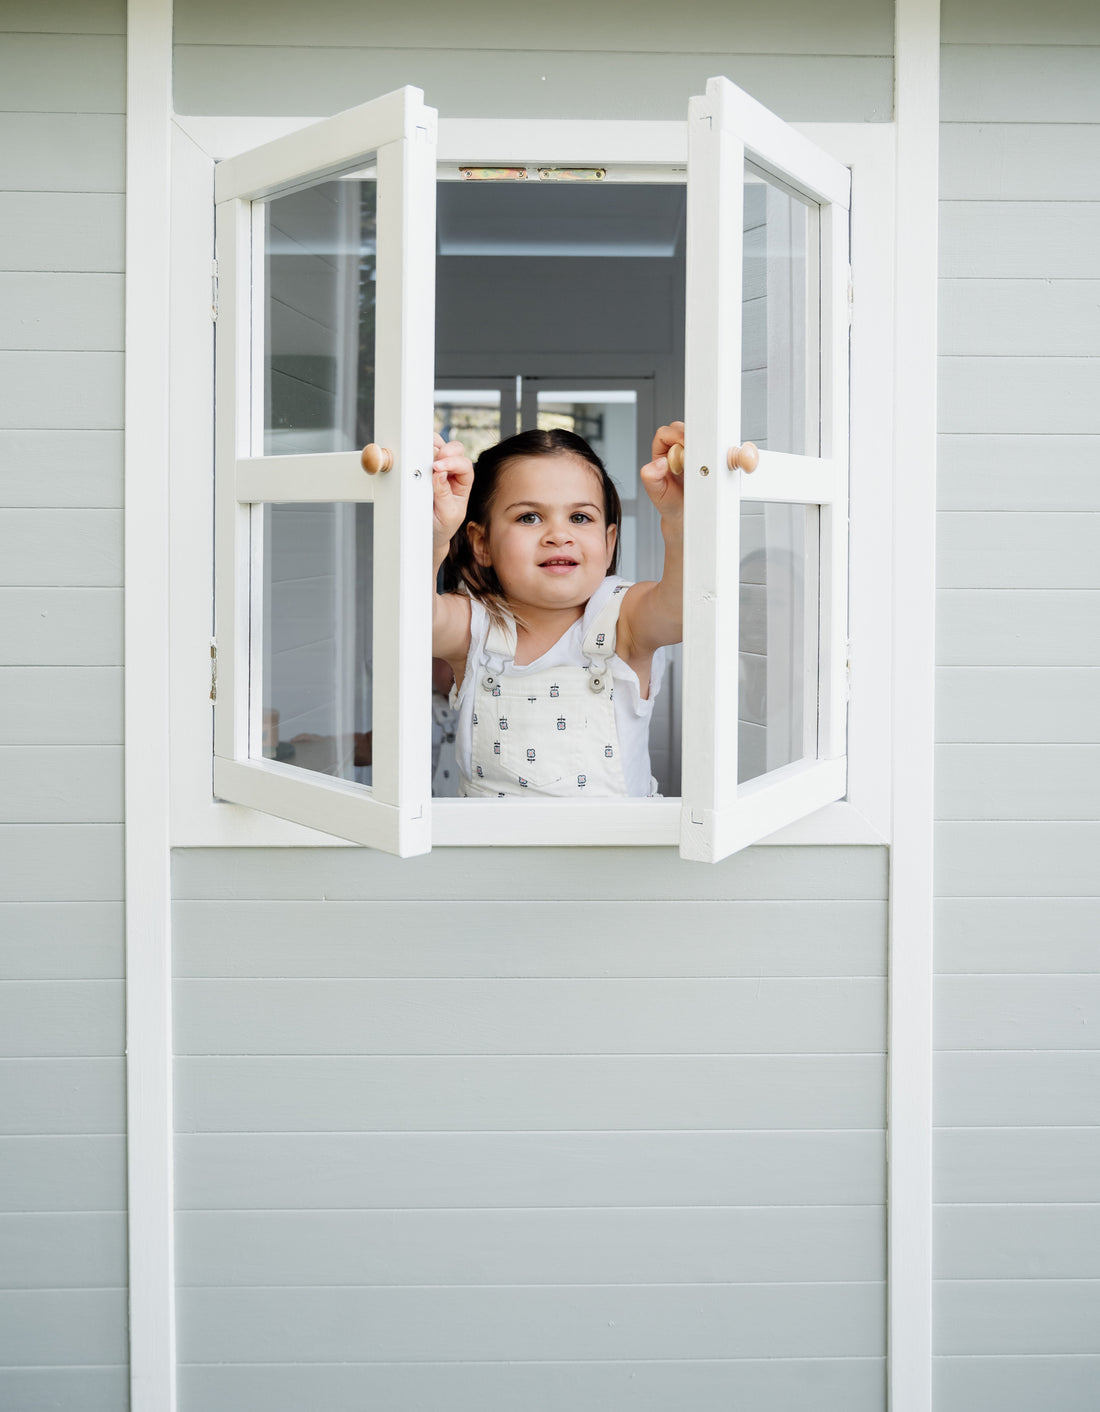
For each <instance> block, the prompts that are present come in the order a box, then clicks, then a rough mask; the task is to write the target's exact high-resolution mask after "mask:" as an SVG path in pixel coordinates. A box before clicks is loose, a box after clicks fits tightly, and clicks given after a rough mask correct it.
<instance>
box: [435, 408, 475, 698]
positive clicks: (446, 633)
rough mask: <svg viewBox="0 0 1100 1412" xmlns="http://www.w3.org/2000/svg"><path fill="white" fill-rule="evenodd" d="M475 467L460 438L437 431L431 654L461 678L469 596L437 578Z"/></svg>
mask: <svg viewBox="0 0 1100 1412" xmlns="http://www.w3.org/2000/svg"><path fill="white" fill-rule="evenodd" d="M473 483H474V468H473V466H472V465H471V463H470V459H469V457H468V456H467V455H466V453H465V452H464V450H463V448H462V443H461V442H460V441H448V442H444V440H443V438H442V437H441V436H439V435H438V434H437V435H436V438H435V460H434V461H433V463H432V514H433V520H432V590H433V594H432V656H433V657H442V658H443V660H444V661H446V662H449V663H450V664H451V667H452V669H453V670H454V674H455V680H456V681H458V682H461V680H462V676H463V673H464V671H465V668H466V654H467V652H468V651H469V649H470V600H469V598H467V597H466V595H465V594H462V593H439V592H438V591H436V587H435V586H436V582H437V580H438V578H439V570H440V568H441V567H442V565H443V561H444V559H446V557H447V550H448V549H449V548H450V546H451V540H452V539H453V538H454V536H455V533H456V532H457V530H458V529H459V527H460V526H461V524H462V522H463V520H464V519H465V518H466V506H467V503H468V501H469V499H470V490H471V488H472V487H473Z"/></svg>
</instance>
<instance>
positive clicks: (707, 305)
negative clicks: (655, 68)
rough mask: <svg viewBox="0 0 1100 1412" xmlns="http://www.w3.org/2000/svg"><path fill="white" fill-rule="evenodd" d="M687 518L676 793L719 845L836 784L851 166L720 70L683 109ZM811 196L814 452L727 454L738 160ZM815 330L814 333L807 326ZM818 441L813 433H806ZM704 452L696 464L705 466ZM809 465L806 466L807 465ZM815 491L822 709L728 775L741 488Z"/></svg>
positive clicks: (739, 208) (685, 837) (707, 849)
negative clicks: (782, 764)
mask: <svg viewBox="0 0 1100 1412" xmlns="http://www.w3.org/2000/svg"><path fill="white" fill-rule="evenodd" d="M689 145H690V159H689V175H688V233H687V280H688V288H687V309H688V316H687V336H686V368H685V386H686V395H685V422H686V425H687V442H686V447H685V456H684V461H685V522H684V541H685V549H684V664H685V674H684V704H683V710H684V730H683V738H684V787H683V788H684V798H683V807H682V811H681V833H680V852H681V855H682V856H683V857H685V858H696V859H701V860H703V861H717V860H718V859H720V858H723V857H726V856H727V855H728V854H729V853H730V852H732V851H734V850H735V849H737V848H743V847H745V846H746V845H747V844H749V843H752V842H755V841H756V840H757V839H760V838H764V837H767V836H768V835H769V834H772V833H774V832H775V831H776V829H778V828H780V827H782V826H783V825H785V824H788V823H792V822H794V821H795V820H796V819H800V818H804V817H806V816H807V815H808V814H811V813H813V812H814V811H815V810H816V809H818V808H820V807H821V806H823V805H825V804H828V803H831V802H833V801H835V800H838V799H840V798H841V797H842V796H843V795H844V793H845V780H846V769H845V760H844V756H845V741H846V729H845V727H846V722H847V691H846V663H847V621H848V614H847V604H848V552H847V544H848V535H847V529H848V513H847V511H848V419H849V412H848V405H849V404H848V317H847V304H848V299H847V288H848V209H847V207H848V199H849V194H850V189H851V177H850V173H849V171H848V169H847V168H846V167H845V166H843V165H842V164H841V163H839V162H837V161H836V160H835V159H834V158H833V157H832V156H830V155H829V154H828V153H827V152H825V151H824V150H823V149H821V148H819V147H817V146H816V145H815V144H813V143H811V142H810V141H809V140H808V139H806V138H805V137H803V136H802V135H801V134H800V133H797V132H795V131H794V130H793V129H791V128H789V127H788V125H787V124H785V123H781V122H780V121H779V120H778V119H776V118H775V117H774V116H773V115H772V114H770V113H768V112H767V110H766V109H764V108H762V107H761V106H760V104H758V103H756V102H755V101H754V100H753V99H751V98H749V97H748V95H747V94H745V93H743V92H742V91H741V90H740V89H738V88H736V87H735V86H734V85H733V84H731V83H730V82H729V81H728V80H727V79H712V80H711V82H710V83H709V84H708V85H707V94H706V97H705V98H704V99H693V100H692V106H691V117H690V119H689ZM746 159H747V160H749V161H751V162H752V163H753V165H754V166H758V167H761V168H763V169H764V170H766V171H768V172H769V173H775V174H778V176H779V177H781V178H782V181H783V183H784V185H793V186H794V187H795V189H796V190H798V191H799V192H801V193H804V194H805V195H806V196H807V197H809V198H810V200H812V201H814V202H816V203H819V206H820V223H821V225H820V229H821V250H822V260H821V282H820V287H821V337H820V343H821V348H820V358H821V390H822V399H821V447H820V452H821V454H820V455H817V454H814V455H812V456H794V455H779V454H777V453H776V452H772V451H761V453H760V467H759V469H758V470H757V471H756V472H754V473H752V474H751V475H750V474H747V473H744V472H739V473H731V472H729V471H728V470H727V469H726V452H727V448H729V447H731V446H737V445H739V444H740V442H741V441H742V439H743V435H744V433H743V415H742V407H741V399H740V396H739V392H740V388H741V358H742V338H741V319H742V308H743V300H742V292H743V291H742V285H743V279H742V276H743V269H744V264H743V258H742V212H743V209H744V197H743V193H744V181H745V162H746ZM813 342H814V343H816V342H817V337H816V330H815V334H814V338H813ZM813 445H814V448H815V453H816V450H817V440H816V437H815V438H814V441H813ZM704 467H705V468H706V470H705V473H704V469H703V468H704ZM815 472H816V474H815ZM767 500H784V501H788V502H791V501H803V502H804V503H808V504H811V505H817V506H819V507H820V528H821V533H820V561H821V562H820V570H821V571H820V576H819V612H820V636H819V640H818V643H817V645H816V650H815V651H813V652H811V654H810V655H809V658H808V663H807V666H808V667H809V670H810V672H811V674H812V675H813V676H814V677H815V678H816V680H815V682H814V687H815V689H814V690H813V692H812V693H811V697H810V701H811V704H810V708H809V709H810V713H811V714H812V715H813V716H814V717H817V718H818V719H816V720H815V723H814V724H815V726H819V727H820V730H819V731H818V730H817V729H815V730H814V731H813V738H812V741H811V745H810V749H809V751H808V754H807V758H806V759H804V760H801V761H799V762H798V763H797V765H795V766H787V767H786V768H784V769H781V770H776V771H774V772H773V773H769V774H768V775H766V776H762V777H759V778H757V779H754V780H753V781H752V782H751V784H750V785H739V784H738V776H739V770H738V740H737V732H735V731H732V730H730V729H729V728H728V722H730V721H735V720H736V719H737V714H738V710H737V708H738V684H739V666H740V663H739V660H738V655H737V652H736V651H735V650H734V651H731V650H730V645H731V644H734V643H737V642H738V641H739V638H740V621H739V620H740V591H739V589H740V586H739V582H738V580H739V576H740V575H739V566H740V560H741V554H740V550H739V543H740V531H741V523H740V518H741V506H742V503H743V502H746V501H767Z"/></svg>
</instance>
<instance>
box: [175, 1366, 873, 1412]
mask: <svg viewBox="0 0 1100 1412" xmlns="http://www.w3.org/2000/svg"><path fill="white" fill-rule="evenodd" d="M885 1382H886V1374H885V1367H884V1362H883V1360H882V1359H881V1358H799V1359H741V1360H738V1361H730V1360H702V1359H699V1360H694V1361H692V1362H690V1363H689V1362H682V1361H678V1362H662V1361H657V1360H654V1359H647V1360H645V1361H643V1362H637V1361H634V1360H622V1359H611V1360H606V1361H602V1362H599V1363H591V1362H579V1361H563V1362H557V1363H473V1362H471V1363H443V1364H439V1363H435V1364H433V1363H361V1364H353V1365H350V1366H348V1365H340V1364H329V1365H327V1366H325V1365H314V1366H312V1367H303V1366H297V1367H295V1366H288V1365H283V1366H281V1367H276V1368H268V1367H264V1366H262V1365H256V1364H253V1365H252V1366H243V1367H234V1366H232V1365H228V1366H224V1367H211V1366H209V1365H206V1366H204V1365H201V1364H184V1366H183V1367H181V1368H180V1372H179V1387H180V1401H181V1405H183V1406H193V1407H201V1408H203V1412H239V1409H240V1408H242V1407H263V1408H264V1409H265V1412H297V1409H299V1408H301V1407H302V1406H305V1405H310V1404H312V1403H313V1402H316V1403H318V1404H319V1405H320V1406H323V1407H324V1408H325V1409H326V1412H360V1409H361V1408H362V1407H363V1406H365V1405H366V1406H372V1407H375V1406H376V1407H384V1408H386V1410H387V1412H419V1409H422V1408H425V1407H454V1408H458V1407H478V1408H487V1407H493V1406H501V1407H509V1408H518V1407H522V1408H523V1409H524V1412H561V1409H562V1408H563V1407H567V1408H569V1409H570V1412H608V1409H609V1408H614V1407H629V1408H631V1409H632V1412H667V1409H668V1408H670V1407H677V1406H684V1407H691V1408H693V1409H700V1410H701V1412H706V1410H708V1409H711V1408H715V1409H718V1408H723V1409H725V1408H729V1407H739V1406H744V1407H754V1408H767V1409H768V1412H833V1409H835V1408H838V1407H843V1408H844V1409H845V1412H875V1410H876V1409H878V1408H881V1407H882V1405H883V1397H884V1388H885Z"/></svg>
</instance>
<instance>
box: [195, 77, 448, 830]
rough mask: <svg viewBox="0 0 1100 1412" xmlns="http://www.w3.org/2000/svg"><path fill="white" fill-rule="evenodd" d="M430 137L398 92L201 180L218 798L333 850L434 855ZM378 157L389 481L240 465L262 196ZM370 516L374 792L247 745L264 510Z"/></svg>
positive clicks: (351, 462)
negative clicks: (376, 746) (207, 261)
mask: <svg viewBox="0 0 1100 1412" xmlns="http://www.w3.org/2000/svg"><path fill="white" fill-rule="evenodd" d="M435 133H436V126H435V114H434V112H433V110H431V109H429V108H426V107H424V104H423V95H422V94H421V93H420V92H419V91H418V90H417V89H411V88H406V89H402V90H400V91H399V92H397V93H394V94H389V95H387V96H385V97H383V98H380V99H378V100H376V101H374V102H372V103H366V104H363V105H361V106H360V107H358V108H353V109H349V110H348V111H346V112H343V113H339V114H337V115H336V116H335V117H333V118H330V119H326V120H324V121H322V122H320V123H316V124H313V125H312V126H311V127H308V128H304V129H302V130H300V131H298V132H294V133H290V134H288V135H287V136H286V137H283V138H279V139H277V140H276V141H274V142H271V143H268V144H266V145H265V146H263V147H260V148H256V149H253V150H252V151H249V152H245V153H242V154H241V155H240V156H239V157H236V158H233V159H231V160H229V161H228V162H225V163H223V164H222V165H221V166H220V167H219V168H218V170H217V172H216V175H215V199H216V228H217V259H218V276H219V285H220V299H219V304H220V308H219V317H218V325H217V408H218V415H217V426H216V437H215V440H216V449H215V458H216V491H215V520H216V529H215V582H216V593H215V603H216V640H217V644H218V657H219V661H220V663H221V672H220V679H219V682H218V689H217V699H216V703H215V726H214V791H215V794H216V795H217V796H218V797H219V798H220V799H223V800H225V801H228V802H232V803H237V804H243V805H247V806H249V807H251V808H254V809H260V810H263V811H265V812H268V813H272V814H276V815H278V816H280V817H282V818H286V819H291V820H293V821H295V822H298V823H303V824H307V825H309V826H311V827H314V828H318V829H322V830H324V831H325V832H328V833H332V834H334V835H337V836H339V837H342V838H347V839H350V840H352V841H355V842H358V843H364V844H368V845H370V846H371V847H375V848H381V849H384V850H386V851H388V852H393V853H398V854H400V855H402V856H408V855H411V854H415V853H422V852H426V851H427V850H428V849H429V848H430V846H431V810H430V807H429V806H430V799H431V779H430V762H429V759H428V756H427V752H426V751H425V750H424V749H423V743H424V741H425V740H426V739H427V738H428V732H429V729H430V724H429V711H430V706H429V703H430V699H431V691H430V663H429V660H428V657H427V654H426V653H425V651H424V643H425V642H427V641H429V640H430V632H431V587H432V586H431V551H430V540H429V536H428V535H427V533H426V529H425V527H426V526H427V525H428V524H429V523H430V515H431V506H430V501H431V463H432V441H431V435H432V432H431V428H432V392H433V387H432V364H433V346H434V327H433V324H434V279H433V268H434V259H435V248H434V229H435V220H434V211H435V179H436V172H435V167H436V138H435ZM368 153H369V154H372V155H373V156H374V157H375V160H376V162H377V182H378V232H377V306H376V340H377V344H378V347H379V348H385V350H386V356H385V357H379V358H378V359H377V360H376V375H375V437H376V439H377V441H378V442H379V444H381V445H383V446H386V447H388V448H390V449H391V450H392V452H393V457H394V466H393V469H392V470H391V471H389V472H387V473H385V474H379V475H377V476H369V475H367V473H366V472H365V471H363V470H362V468H361V466H360V465H359V458H358V454H357V453H347V452H332V453H317V454H310V455H298V456H264V455H258V456H257V455H253V454H251V453H252V450H253V440H254V438H253V431H254V427H253V419H254V412H255V408H256V405H257V401H258V399H257V396H256V388H257V385H258V384H257V382H256V379H257V377H258V376H260V375H261V374H262V369H260V368H258V366H257V357H256V356H255V354H254V351H253V350H254V346H255V345H259V344H260V343H261V342H262V340H259V339H254V338H253V337H252V332H253V320H254V310H255V306H256V304H255V301H256V298H257V296H258V294H259V293H260V291H261V284H262V271H261V269H260V268H259V267H258V262H257V266H256V267H254V253H255V254H257V255H258V253H259V252H260V251H261V250H262V245H261V244H260V241H261V240H262V225H263V223H262V220H261V219H259V216H260V213H261V208H259V207H257V206H256V205H255V204H254V203H255V202H256V201H257V200H258V199H259V198H261V197H268V196H272V195H275V194H281V193H285V192H287V191H292V190H295V189H297V188H300V187H304V186H312V185H314V184H315V183H316V182H318V181H320V180H322V179H324V177H325V176H328V175H333V174H336V173H338V172H340V171H347V170H349V168H350V167H352V166H353V164H354V163H355V162H356V161H357V160H359V159H361V158H362V157H363V156H365V155H366V154H368ZM337 501H343V502H360V503H370V504H372V505H373V506H374V540H375V552H374V595H373V601H374V610H373V633H372V642H373V659H374V667H375V671H374V680H375V688H374V694H373V703H372V708H373V709H372V715H373V725H374V731H375V738H376V739H377V740H379V742H380V743H383V744H384V747H385V748H384V750H383V753H382V754H380V755H379V757H378V759H377V762H376V764H375V766H374V767H373V771H372V778H373V784H372V785H371V786H370V787H366V786H363V785H358V784H354V783H351V782H348V781H344V780H341V779H335V778H331V777H327V776H324V775H320V774H314V773H311V772H309V771H306V770H302V769H296V768H294V767H293V766H289V765H285V764H282V763H279V762H276V761H273V760H265V759H263V758H260V757H258V756H257V755H252V754H250V741H251V742H252V745H251V749H253V750H255V748H256V746H255V742H256V741H257V740H258V739H259V734H260V720H259V714H260V701H259V695H258V692H257V691H256V690H255V689H254V686H253V684H254V683H255V682H257V681H258V680H259V679H260V674H259V657H260V654H261V652H262V634H261V632H260V631H259V627H260V619H259V594H260V590H261V585H262V579H263V575H262V552H263V551H262V537H261V517H262V513H263V511H262V506H263V505H264V504H265V503H277V502H284V503H285V502H303V503H308V502H312V503H315V504H316V503H332V502H337Z"/></svg>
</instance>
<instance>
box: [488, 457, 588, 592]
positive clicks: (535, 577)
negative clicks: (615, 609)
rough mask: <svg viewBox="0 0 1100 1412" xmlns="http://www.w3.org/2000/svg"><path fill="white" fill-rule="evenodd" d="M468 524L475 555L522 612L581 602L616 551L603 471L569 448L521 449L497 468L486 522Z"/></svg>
mask: <svg viewBox="0 0 1100 1412" xmlns="http://www.w3.org/2000/svg"><path fill="white" fill-rule="evenodd" d="M467 528H468V532H469V535H470V543H471V546H472V548H473V552H474V557H475V558H476V559H477V561H478V563H479V564H481V565H482V566H483V567H489V566H490V565H491V566H492V567H493V569H494V570H495V571H496V576H497V578H498V579H499V580H500V586H501V588H502V589H503V590H504V595H505V597H506V598H507V599H508V601H509V603H510V604H512V605H514V606H515V607H516V608H517V609H519V610H520V611H521V612H522V609H523V608H524V607H528V608H549V609H563V608H583V607H584V605H585V604H586V603H587V602H588V600H589V599H590V598H591V597H592V595H593V593H595V591H596V589H597V588H598V587H599V585H600V583H601V582H602V581H603V579H604V578H605V576H606V574H607V570H608V567H609V566H610V564H611V556H612V555H613V554H614V552H615V526H614V525H609V524H607V523H606V520H605V512H604V505H603V487H602V485H601V482H600V477H599V474H598V472H597V471H596V470H595V468H594V467H592V466H590V465H588V463H587V462H585V461H583V460H581V459H580V458H579V457H576V456H570V455H569V454H568V453H564V454H562V455H560V456H521V457H517V459H516V460H514V461H512V462H511V463H510V464H509V465H507V466H506V467H505V468H504V470H503V471H501V473H500V477H499V479H498V481H497V486H496V491H495V493H494V495H493V499H492V502H491V504H490V507H489V523H488V525H475V524H470V525H469V526H468V527H467Z"/></svg>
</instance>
